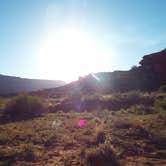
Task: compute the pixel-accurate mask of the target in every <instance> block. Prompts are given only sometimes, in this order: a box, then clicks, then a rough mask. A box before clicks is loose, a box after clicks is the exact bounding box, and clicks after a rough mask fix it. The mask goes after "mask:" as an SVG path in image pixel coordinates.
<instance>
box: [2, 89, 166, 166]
mask: <svg viewBox="0 0 166 166" xmlns="http://www.w3.org/2000/svg"><path fill="white" fill-rule="evenodd" d="M73 100H75V101H73ZM0 101H1V103H0V105H1V106H0V107H1V108H2V109H1V111H2V112H3V114H2V117H5V118H6V120H7V121H5V123H1V124H0V166H1V165H3V166H5V165H18V166H19V165H27V166H31V165H46V166H54V165H57V166H111V165H113V166H118V165H120V166H121V165H122V166H129V165H131V166H136V165H143V166H146V165H160V166H164V165H166V155H165V154H166V144H165V140H166V114H165V113H164V112H166V94H165V93H163V92H159V91H158V92H153V93H143V92H139V91H136V92H129V93H115V94H105V95H104V94H93V95H90V94H89V95H80V96H79V97H78V98H74V97H73V96H65V97H63V98H61V99H59V98H47V99H45V100H44V99H41V98H38V97H35V96H29V95H25V94H23V95H19V96H17V97H14V98H10V99H9V98H8V99H7V98H6V99H1V100H0ZM43 103H45V106H47V108H45V106H43ZM62 103H63V104H62ZM67 103H68V104H70V106H71V107H70V109H68V110H67V109H65V110H64V109H63V108H66V107H62V106H64V105H65V104H66V105H67ZM79 103H80V104H82V105H79V108H78V107H76V104H79ZM98 103H99V104H98ZM50 105H51V107H52V109H51V110H49V109H50ZM57 105H59V106H58V107H59V109H57ZM60 106H61V107H60ZM77 106H78V105H77ZM60 108H61V109H60ZM45 109H47V112H45ZM49 111H50V112H49ZM43 113H44V114H43ZM41 115H43V116H41ZM80 119H81V120H84V125H82V126H79V125H78V122H79V120H80ZM2 120H3V119H2ZM9 122H10V123H9Z"/></svg>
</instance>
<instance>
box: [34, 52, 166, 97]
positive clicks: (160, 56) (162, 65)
mask: <svg viewBox="0 0 166 166" xmlns="http://www.w3.org/2000/svg"><path fill="white" fill-rule="evenodd" d="M164 84H166V49H164V50H162V51H160V52H156V53H153V54H149V55H145V56H143V58H142V60H141V61H140V62H139V66H133V67H132V68H131V69H130V70H128V71H114V72H100V73H94V74H89V75H87V76H85V77H80V78H79V80H78V81H75V82H72V83H70V84H67V85H64V86H62V87H58V88H51V89H45V90H42V91H37V92H35V93H34V94H36V95H42V96H48V97H58V96H64V95H72V94H79V93H95V92H96V93H98V92H99V93H100V92H102V93H111V92H127V91H131V90H142V91H155V90H158V89H159V87H160V86H162V85H164Z"/></svg>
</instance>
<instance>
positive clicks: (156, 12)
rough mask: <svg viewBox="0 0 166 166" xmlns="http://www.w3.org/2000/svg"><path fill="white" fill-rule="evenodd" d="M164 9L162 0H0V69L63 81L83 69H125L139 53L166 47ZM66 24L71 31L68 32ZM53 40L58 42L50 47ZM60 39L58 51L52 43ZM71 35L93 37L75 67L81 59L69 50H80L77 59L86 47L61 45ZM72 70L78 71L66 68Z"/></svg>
mask: <svg viewBox="0 0 166 166" xmlns="http://www.w3.org/2000/svg"><path fill="white" fill-rule="evenodd" d="M165 9H166V1H165V0H0V73H1V74H7V75H15V76H20V77H27V78H47V79H64V80H67V81H69V80H70V79H71V80H72V79H75V77H76V75H77V74H78V75H81V74H85V73H86V72H87V74H88V72H97V71H113V70H127V69H129V68H130V67H131V66H133V65H138V62H139V61H140V60H141V58H142V56H143V55H145V54H149V53H152V52H155V51H160V50H162V49H164V48H165V47H166V31H165V29H166V10H165ZM68 29H70V30H68ZM71 29H72V35H73V36H74V37H72V36H71V35H69V34H70V33H71ZM73 29H74V30H73ZM61 30H62V32H61ZM64 32H65V33H64ZM55 33H57V34H58V36H59V37H57V35H54V34H55ZM77 34H79V35H78V36H77ZM85 34H86V35H85ZM64 35H65V36H67V37H64ZM52 36H55V37H54V38H56V40H55V39H52V38H53V37H52ZM61 36H63V37H62V39H61ZM79 36H80V37H79ZM84 36H86V37H85V38H84ZM51 37H52V38H51ZM68 38H69V39H68ZM72 38H74V39H72ZM83 38H84V39H83ZM59 40H62V41H60V42H61V45H60V44H59V45H58V46H55V47H54V43H55V44H56V43H60V42H59ZM64 40H65V43H64V48H62V52H63V54H62V53H59V52H58V51H56V50H54V49H57V48H56V47H62V46H63V42H64ZM66 40H67V42H66ZM72 40H74V42H73V43H74V44H77V42H76V41H77V40H78V41H79V40H80V41H82V40H84V42H85V43H86V42H89V41H93V44H92V45H91V46H92V47H93V51H92V50H90V52H91V51H92V52H91V53H92V54H95V51H96V52H97V54H96V55H93V57H91V56H90V54H89V55H85V57H84V60H82V61H83V63H82V69H80V70H78V68H79V66H80V65H81V62H80V61H81V60H80V61H79V60H78V61H79V62H78V63H77V58H76V55H75V56H72V55H71V56H70V54H77V55H78V54H79V51H80V55H78V59H79V58H80V59H81V58H83V57H81V56H83V53H85V54H86V53H87V50H81V49H83V48H80V47H79V46H80V45H79V44H78V45H77V46H78V47H77V48H79V49H78V50H77V51H74V53H73V52H72V51H73V49H72V50H70V49H69V48H66V47H67V45H68V44H69V43H70V41H72ZM46 41H47V42H46ZM51 42H52V43H51ZM78 43H79V42H78ZM80 43H81V42H80ZM85 43H84V44H85ZM94 43H95V44H94ZM47 45H49V46H48V47H47ZM50 45H51V46H50ZM46 47H47V49H46ZM88 48H89V45H88V46H86V49H88ZM95 48H97V49H96V50H95ZM43 49H44V51H43ZM89 49H90V48H89ZM48 50H49V51H48ZM50 50H51V53H50ZM64 50H67V51H66V52H65V51H64ZM69 50H70V51H71V52H69ZM94 50H95V51H94ZM99 50H100V51H99ZM102 51H103V52H102ZM41 52H42V55H41ZM67 52H69V54H68V55H66V54H67ZM99 52H100V53H99ZM87 54H88V53H87ZM43 56H44V58H43ZM53 56H54V57H53ZM60 56H61V58H59V57H60ZM65 56H66V58H65ZM47 57H48V58H49V59H51V60H49V61H48V62H46V61H47ZM42 58H43V59H42ZM72 58H73V59H72ZM88 58H91V60H90V64H88V65H89V68H86V62H87V61H88ZM41 61H42V63H41ZM44 62H45V63H47V64H44ZM63 62H65V63H64V64H63ZM72 62H73V63H72ZM93 62H94V64H93ZM100 62H101V65H100ZM76 63H77V64H78V66H77V65H75V64H76ZM87 63H88V62H87ZM95 63H96V64H95ZM90 65H91V66H95V67H94V68H91V67H90ZM70 66H71V68H72V69H71V70H70ZM73 66H74V67H73ZM97 66H98V68H97ZM83 67H84V68H85V69H86V70H85V69H83ZM48 68H49V69H48ZM80 68H81V67H80ZM51 70H52V72H50V71H51ZM61 70H63V72H62V73H61ZM74 70H77V71H78V72H77V73H73V74H72V72H74ZM89 70H94V71H89ZM49 72H50V73H49ZM81 72H82V73H81ZM47 73H48V76H47ZM58 73H59V74H58ZM64 73H67V74H66V75H65V74H64Z"/></svg>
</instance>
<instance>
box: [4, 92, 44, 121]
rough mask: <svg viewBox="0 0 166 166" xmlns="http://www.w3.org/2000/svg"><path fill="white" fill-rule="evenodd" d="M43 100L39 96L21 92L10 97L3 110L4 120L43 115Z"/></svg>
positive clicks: (24, 118)
mask: <svg viewBox="0 0 166 166" xmlns="http://www.w3.org/2000/svg"><path fill="white" fill-rule="evenodd" d="M43 112H44V105H43V101H42V99H41V98H39V97H35V96H29V95H27V94H21V95H19V96H16V97H13V98H12V99H10V100H9V101H8V102H7V103H6V104H5V106H4V107H3V110H2V121H18V120H26V119H31V118H34V117H37V116H41V115H42V114H43Z"/></svg>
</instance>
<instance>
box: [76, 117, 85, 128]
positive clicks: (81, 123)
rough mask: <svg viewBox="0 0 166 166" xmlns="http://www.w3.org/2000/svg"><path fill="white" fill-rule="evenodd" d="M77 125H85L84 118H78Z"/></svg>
mask: <svg viewBox="0 0 166 166" xmlns="http://www.w3.org/2000/svg"><path fill="white" fill-rule="evenodd" d="M78 126H79V127H83V126H85V120H83V119H80V120H79V121H78Z"/></svg>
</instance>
